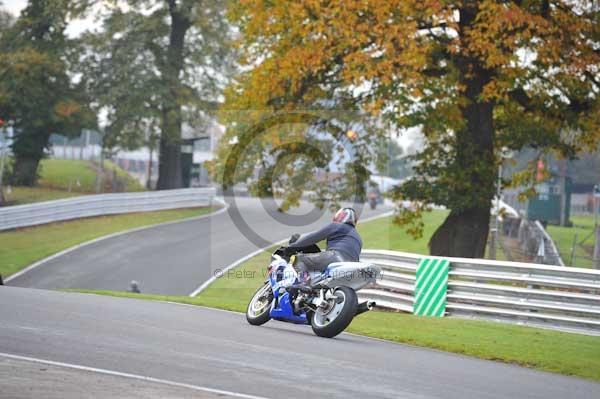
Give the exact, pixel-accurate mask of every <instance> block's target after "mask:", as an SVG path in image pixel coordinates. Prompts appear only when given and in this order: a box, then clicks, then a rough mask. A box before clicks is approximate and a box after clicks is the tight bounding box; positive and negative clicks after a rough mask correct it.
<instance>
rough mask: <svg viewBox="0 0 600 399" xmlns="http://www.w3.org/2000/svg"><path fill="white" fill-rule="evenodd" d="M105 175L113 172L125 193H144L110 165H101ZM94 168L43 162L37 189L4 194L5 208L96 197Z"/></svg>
mask: <svg viewBox="0 0 600 399" xmlns="http://www.w3.org/2000/svg"><path fill="white" fill-rule="evenodd" d="M104 166H105V170H106V173H112V170H116V174H117V178H118V179H119V180H120V181H123V182H124V183H125V191H143V190H144V187H143V186H142V185H141V184H140V183H139V182H138V181H137V180H136V179H135V178H133V177H132V176H131V175H129V174H128V173H127V172H126V171H125V170H123V169H121V168H120V167H118V166H117V165H115V164H113V163H112V162H110V161H105V162H104ZM95 168H96V167H95V166H94V165H93V164H92V163H91V162H89V161H80V160H71V159H43V160H42V161H41V162H40V168H39V170H38V173H39V175H40V178H39V180H38V184H37V186H36V187H11V189H10V191H9V190H6V189H5V190H4V194H5V197H6V200H7V202H8V205H21V204H29V203H33V202H41V201H51V200H56V199H61V198H69V197H74V196H77V195H81V194H95V193H96V169H95Z"/></svg>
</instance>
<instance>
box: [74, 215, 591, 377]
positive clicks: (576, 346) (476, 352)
mask: <svg viewBox="0 0 600 399" xmlns="http://www.w3.org/2000/svg"><path fill="white" fill-rule="evenodd" d="M444 215H445V214H444V213H443V212H441V211H439V212H435V213H432V214H429V215H428V216H427V218H428V220H427V222H426V225H427V230H426V234H425V235H424V237H423V238H421V239H419V240H416V241H415V240H412V238H410V237H408V236H407V235H405V234H404V233H403V232H402V231H401V229H400V228H399V227H397V226H395V225H393V224H391V223H390V220H391V219H390V218H387V219H381V220H376V221H372V222H367V223H364V224H362V225H361V226H360V230H361V235H362V237H363V239H364V241H365V247H366V248H375V247H379V248H392V249H396V250H403V251H410V252H417V253H424V254H425V253H427V241H428V240H429V237H430V235H431V234H432V233H433V231H434V230H435V228H436V227H437V226H438V225H439V224H440V223H441V222H442V220H443V218H444ZM269 255H270V252H269V251H267V252H263V253H262V254H260V255H258V256H255V257H254V258H252V259H250V260H248V261H247V262H245V263H244V264H242V265H240V266H239V267H238V268H236V269H234V270H231V271H230V272H227V273H225V274H224V275H222V276H221V277H220V278H218V279H217V280H216V281H215V282H214V283H213V284H212V285H210V286H209V287H208V288H207V289H206V290H204V291H203V292H202V293H201V294H200V295H199V296H198V297H196V298H190V297H181V296H156V295H143V294H141V295H140V294H131V293H125V292H110V291H84V292H89V293H96V294H103V295H113V296H121V297H134V298H141V299H149V300H165V301H171V302H180V303H186V304H192V305H200V306H208V307H214V308H219V309H226V310H232V311H237V312H245V310H246V306H247V304H248V300H249V299H250V297H251V296H252V294H253V293H254V291H255V290H256V289H257V287H259V286H260V285H261V283H262V282H263V281H264V280H265V269H266V265H267V264H268V262H269ZM240 322H244V321H242V320H241V319H240ZM348 331H350V332H353V333H356V334H360V335H366V336H370V337H375V338H381V339H387V340H390V341H395V342H400V343H407V344H411V345H416V346H423V347H428V348H435V349H440V350H444V351H448V352H454V353H460V354H465V355H469V356H475V357H479V358H482V359H490V360H497V361H503V362H508V363H516V364H519V365H523V366H526V367H532V368H536V369H540V370H546V371H552V372H556V373H561V374H565V375H574V376H579V377H584V378H589V379H594V380H600V337H589V336H584V335H579V334H569V333H561V332H556V331H549V330H541V329H536V328H529V327H522V326H514V325H507V324H500V323H493V322H485V321H475V320H461V319H451V318H441V319H437V318H423V317H416V316H412V315H406V314H399V313H392V312H379V311H377V312H370V313H367V314H365V315H361V316H360V317H357V318H356V319H355V320H354V321H353V322H352V324H351V325H350V327H349V329H348Z"/></svg>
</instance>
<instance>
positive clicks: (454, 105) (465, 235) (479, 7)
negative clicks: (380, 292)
mask: <svg viewBox="0 0 600 399" xmlns="http://www.w3.org/2000/svg"><path fill="white" fill-rule="evenodd" d="M231 17H232V19H233V20H234V21H235V23H237V24H238V25H239V27H240V31H241V34H242V38H243V39H242V45H241V48H242V50H243V55H244V58H243V60H244V61H245V63H246V65H247V72H246V73H245V74H243V75H242V76H240V77H239V78H238V80H237V82H236V84H235V85H233V86H232V87H231V88H230V93H231V95H230V97H229V100H228V101H229V102H230V103H231V104H233V106H238V105H239V104H244V105H245V106H247V107H248V108H251V109H268V110H278V111H282V110H285V111H290V110H298V109H310V108H312V107H322V106H323V104H332V107H337V108H340V107H343V106H344V105H343V104H351V105H352V106H356V107H357V108H358V109H360V110H363V111H364V112H368V113H371V114H372V115H377V116H379V117H381V118H382V119H384V120H387V121H389V122H391V123H392V124H393V125H394V126H395V127H396V128H408V127H413V126H417V127H420V129H421V130H422V132H423V134H424V135H425V137H426V143H425V148H424V149H423V150H422V151H421V152H420V153H418V154H417V155H416V157H415V161H416V166H415V168H414V170H415V177H414V178H413V179H411V180H409V181H408V182H406V183H405V184H404V185H403V186H402V187H401V188H400V189H399V190H398V192H397V193H396V195H397V198H398V199H408V200H412V201H414V202H415V203H416V204H420V205H419V206H417V208H416V209H412V210H410V211H409V210H403V211H402V212H401V213H400V215H399V217H398V221H399V222H401V223H409V224H412V226H413V227H415V226H416V227H417V229H416V230H415V231H416V232H417V233H418V231H419V228H418V227H419V215H420V212H421V211H422V210H423V207H426V206H427V205H428V204H438V205H444V206H446V207H447V208H449V209H450V213H449V215H448V217H447V218H446V220H445V221H444V223H443V224H442V225H441V226H440V227H439V228H438V229H437V231H436V232H435V234H434V235H433V237H432V238H431V241H430V243H429V245H430V252H431V253H432V254H434V255H451V256H463V257H482V256H483V255H484V251H485V245H486V241H487V236H488V229H489V221H490V206H491V205H490V204H491V201H492V198H493V196H494V193H495V175H496V171H497V166H498V162H499V155H498V154H499V149H500V148H502V147H508V148H510V149H514V150H519V149H521V148H523V147H535V148H538V149H540V150H541V151H546V152H555V153H557V154H560V156H564V157H572V156H574V155H575V154H576V153H577V152H578V151H579V150H582V149H595V147H596V146H597V143H598V140H599V136H600V128H599V127H600V126H599V123H600V106H599V101H600V100H599V96H598V93H599V91H598V90H599V89H600V80H599V78H598V74H599V67H600V51H599V49H600V23H599V22H600V14H599V13H598V11H597V9H594V7H593V5H592V2H589V1H560V0H554V1H553V0H539V1H535V0H532V1H492V0H484V1H472V0H465V1H439V0H419V1H416V0H395V1H393V0H390V1H376V0H371V1H369V0H365V1H352V2H348V1H322V0H295V1H277V2H270V1H264V0H243V1H240V2H239V3H237V4H236V5H234V7H233V8H232V10H231ZM341 95H345V96H344V98H345V102H344V103H341V102H339V101H335V99H337V98H339V97H340V96H341ZM342 109H343V108H342ZM528 176H529V175H528V174H522V175H521V176H520V177H519V182H518V183H519V184H523V183H527V178H528ZM504 183H505V184H509V183H510V182H509V181H505V182H504Z"/></svg>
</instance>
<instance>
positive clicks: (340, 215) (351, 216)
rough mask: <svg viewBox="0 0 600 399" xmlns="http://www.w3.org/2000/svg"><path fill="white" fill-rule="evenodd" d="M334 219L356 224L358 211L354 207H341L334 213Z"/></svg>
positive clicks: (338, 221) (337, 221)
mask: <svg viewBox="0 0 600 399" xmlns="http://www.w3.org/2000/svg"><path fill="white" fill-rule="evenodd" d="M333 221H334V222H336V223H347V224H351V225H352V226H356V222H357V221H358V218H357V217H356V211H355V210H354V209H352V208H341V209H340V210H339V211H337V212H336V213H335V215H333Z"/></svg>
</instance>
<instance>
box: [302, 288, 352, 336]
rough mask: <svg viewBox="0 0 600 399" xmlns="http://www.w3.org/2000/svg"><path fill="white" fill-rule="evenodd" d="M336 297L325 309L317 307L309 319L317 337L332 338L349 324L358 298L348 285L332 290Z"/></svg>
mask: <svg viewBox="0 0 600 399" xmlns="http://www.w3.org/2000/svg"><path fill="white" fill-rule="evenodd" d="M333 294H334V295H335V296H336V297H337V298H336V299H332V303H331V304H330V306H329V307H328V308H327V309H321V308H319V309H317V310H316V311H315V312H314V314H313V315H312V318H311V320H310V324H311V326H312V329H313V331H314V333H315V334H317V335H318V336H319V337H324V338H333V337H335V336H336V335H338V334H339V333H341V332H342V331H344V330H345V329H346V327H348V325H350V323H351V322H352V319H353V318H354V315H355V314H356V309H357V307H358V298H357V297H356V292H355V291H354V290H353V289H352V288H350V287H338V288H336V289H335V290H334V291H333Z"/></svg>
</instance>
